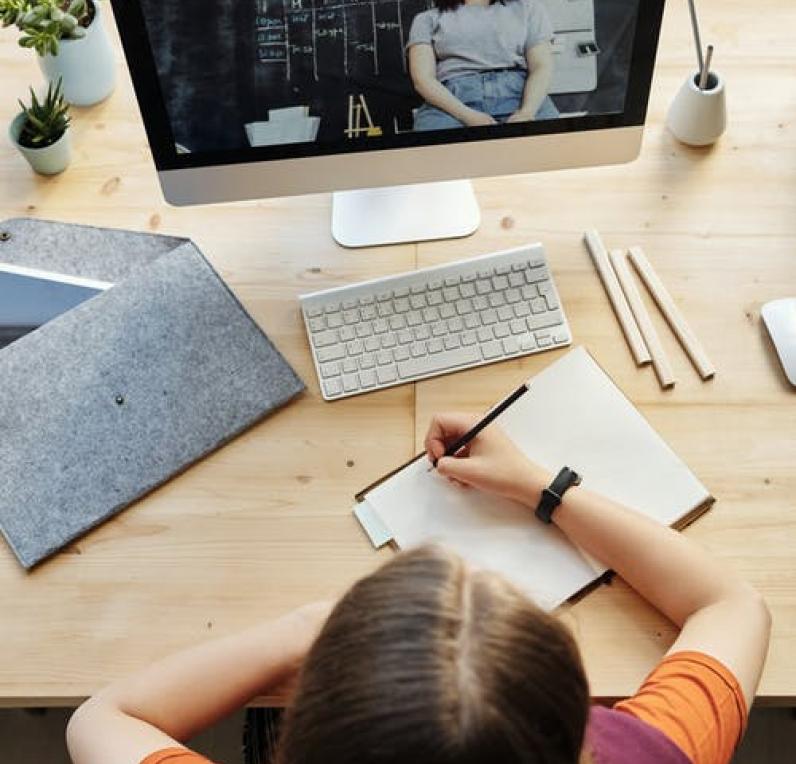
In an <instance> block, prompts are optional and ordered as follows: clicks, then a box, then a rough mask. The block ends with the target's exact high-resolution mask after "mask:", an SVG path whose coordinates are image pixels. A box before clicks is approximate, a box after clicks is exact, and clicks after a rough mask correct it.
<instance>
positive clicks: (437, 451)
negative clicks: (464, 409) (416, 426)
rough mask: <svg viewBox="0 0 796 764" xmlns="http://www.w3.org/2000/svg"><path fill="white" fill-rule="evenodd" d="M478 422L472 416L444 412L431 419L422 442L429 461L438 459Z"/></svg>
mask: <svg viewBox="0 0 796 764" xmlns="http://www.w3.org/2000/svg"><path fill="white" fill-rule="evenodd" d="M477 421H478V418H477V417H476V416H473V415H472V414H463V413H458V412H446V413H441V414H435V415H434V416H433V417H432V418H431V423H430V425H429V428H428V431H427V433H426V439H425V442H424V445H425V448H426V453H427V454H428V456H429V458H430V459H438V458H439V457H440V456H442V454H443V453H444V452H445V448H446V447H447V446H448V445H449V444H450V443H453V442H454V441H455V440H456V439H457V438H460V437H461V436H462V435H464V434H465V433H466V432H467V431H468V430H469V429H470V428H472V427H473V425H474V424H475V423H476V422H477Z"/></svg>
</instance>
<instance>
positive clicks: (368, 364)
mask: <svg viewBox="0 0 796 764" xmlns="http://www.w3.org/2000/svg"><path fill="white" fill-rule="evenodd" d="M375 365H376V356H375V355H373V354H372V353H366V354H365V355H363V356H362V358H360V359H359V368H360V369H372V368H373V367H374V366H375Z"/></svg>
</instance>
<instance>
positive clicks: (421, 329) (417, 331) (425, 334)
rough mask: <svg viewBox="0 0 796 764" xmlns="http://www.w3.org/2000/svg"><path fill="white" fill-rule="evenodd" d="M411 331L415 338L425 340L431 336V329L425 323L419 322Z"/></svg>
mask: <svg viewBox="0 0 796 764" xmlns="http://www.w3.org/2000/svg"><path fill="white" fill-rule="evenodd" d="M412 333H413V334H414V335H415V339H416V340H427V339H428V338H429V337H430V336H431V329H429V328H428V326H426V325H425V324H421V325H420V326H416V327H415V328H414V329H413V330H412Z"/></svg>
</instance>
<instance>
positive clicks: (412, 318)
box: [406, 310, 423, 326]
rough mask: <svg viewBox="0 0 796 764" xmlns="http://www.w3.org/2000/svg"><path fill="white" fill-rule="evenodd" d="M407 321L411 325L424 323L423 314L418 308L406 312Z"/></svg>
mask: <svg viewBox="0 0 796 764" xmlns="http://www.w3.org/2000/svg"><path fill="white" fill-rule="evenodd" d="M406 323H407V324H408V325H409V326H417V325H418V324H422V323H423V316H422V315H421V314H420V313H419V312H418V311H416V310H413V311H411V312H409V313H407V314H406Z"/></svg>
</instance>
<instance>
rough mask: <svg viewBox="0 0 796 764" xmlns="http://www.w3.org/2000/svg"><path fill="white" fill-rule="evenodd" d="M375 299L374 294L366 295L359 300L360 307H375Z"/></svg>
mask: <svg viewBox="0 0 796 764" xmlns="http://www.w3.org/2000/svg"><path fill="white" fill-rule="evenodd" d="M374 301H375V298H374V297H373V295H372V294H366V295H364V296H363V297H360V298H359V304H360V305H373V303H374Z"/></svg>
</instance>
